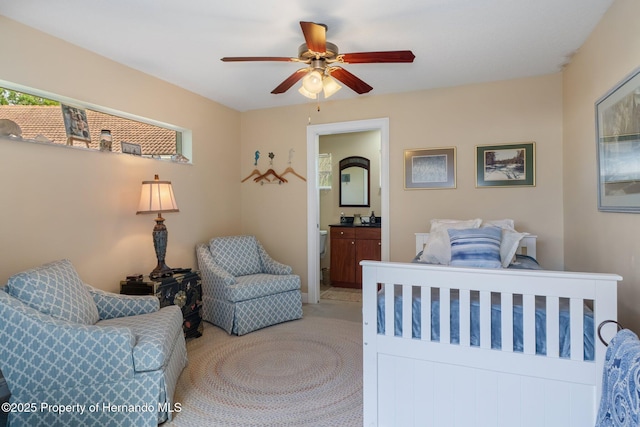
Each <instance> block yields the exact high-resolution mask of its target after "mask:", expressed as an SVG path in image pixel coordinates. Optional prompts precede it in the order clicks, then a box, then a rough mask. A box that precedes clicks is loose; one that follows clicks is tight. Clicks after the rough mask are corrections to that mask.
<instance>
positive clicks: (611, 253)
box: [563, 0, 640, 330]
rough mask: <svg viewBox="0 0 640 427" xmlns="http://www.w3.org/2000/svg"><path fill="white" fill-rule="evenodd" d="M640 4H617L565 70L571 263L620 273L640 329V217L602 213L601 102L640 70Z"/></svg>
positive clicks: (626, 308)
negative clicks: (598, 114) (598, 154)
mask: <svg viewBox="0 0 640 427" xmlns="http://www.w3.org/2000/svg"><path fill="white" fill-rule="evenodd" d="M638 16H640V2H638V1H637V0H616V2H614V4H613V5H612V6H611V8H610V9H609V11H608V12H607V14H606V15H605V16H604V18H603V19H602V21H601V22H600V23H599V24H598V26H597V27H596V29H595V30H594V31H593V32H592V34H591V35H590V37H589V39H588V40H587V42H586V43H585V44H584V45H583V46H582V48H581V49H580V50H579V52H578V53H577V54H576V55H575V56H574V57H573V59H572V61H571V64H570V65H569V66H568V67H567V68H566V70H565V71H564V73H563V86H564V96H563V100H564V163H563V170H564V205H565V215H564V223H565V260H566V267H567V269H568V270H574V271H595V272H608V273H617V274H620V275H621V276H623V278H624V280H623V281H622V283H621V284H620V286H619V288H618V289H619V293H618V311H619V318H620V321H621V322H622V324H623V325H625V326H627V327H631V328H634V329H636V330H638V329H640V269H639V268H638V265H640V264H639V263H640V243H639V242H640V240H639V239H638V237H637V235H636V233H637V231H638V230H639V229H640V216H639V215H638V214H628V213H626V214H625V213H604V212H599V211H598V209H597V175H596V171H597V169H596V136H595V102H596V100H598V99H599V98H600V97H601V96H603V95H604V94H605V93H606V92H607V91H608V90H610V89H611V88H612V87H613V86H615V85H616V84H617V83H618V82H619V81H620V80H622V79H623V78H624V77H625V76H626V75H628V74H629V73H630V72H631V71H633V70H634V69H635V68H636V67H638V66H639V65H640V60H639V58H640V27H638V25H637V17H638Z"/></svg>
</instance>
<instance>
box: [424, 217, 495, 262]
mask: <svg viewBox="0 0 640 427" xmlns="http://www.w3.org/2000/svg"><path fill="white" fill-rule="evenodd" d="M481 223H482V220H481V219H479V218H477V219H471V220H464V221H460V220H455V219H432V220H431V230H430V232H429V238H428V239H427V244H426V246H425V248H424V251H422V256H421V258H420V261H422V262H427V263H429V264H444V265H448V264H449V262H450V261H451V244H450V242H449V234H447V230H449V229H466V228H478V227H480V224H481Z"/></svg>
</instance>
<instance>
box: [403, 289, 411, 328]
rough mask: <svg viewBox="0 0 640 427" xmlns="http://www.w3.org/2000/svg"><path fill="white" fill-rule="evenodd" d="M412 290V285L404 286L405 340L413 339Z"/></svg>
mask: <svg viewBox="0 0 640 427" xmlns="http://www.w3.org/2000/svg"><path fill="white" fill-rule="evenodd" d="M412 288H413V287H412V286H411V285H402V336H403V337H404V338H411V336H412V330H413V328H412V322H411V319H412V318H413V317H412V316H413V307H412V304H411V303H412V295H411V292H412V291H413V289H412Z"/></svg>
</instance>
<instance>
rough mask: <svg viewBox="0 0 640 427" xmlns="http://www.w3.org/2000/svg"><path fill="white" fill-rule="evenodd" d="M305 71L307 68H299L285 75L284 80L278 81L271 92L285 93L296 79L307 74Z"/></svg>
mask: <svg viewBox="0 0 640 427" xmlns="http://www.w3.org/2000/svg"><path fill="white" fill-rule="evenodd" d="M307 71H308V69H307V68H300V69H299V70H298V71H296V72H294V73H293V74H291V75H290V76H289V77H287V78H286V79H285V81H283V82H282V83H280V84H279V85H278V87H277V88H275V89H274V90H272V91H271V93H273V94H278V93H285V92H286V91H288V90H289V89H290V88H291V86H293V85H294V84H296V83H297V82H298V80H300V79H301V78H303V77H304V75H305V74H307Z"/></svg>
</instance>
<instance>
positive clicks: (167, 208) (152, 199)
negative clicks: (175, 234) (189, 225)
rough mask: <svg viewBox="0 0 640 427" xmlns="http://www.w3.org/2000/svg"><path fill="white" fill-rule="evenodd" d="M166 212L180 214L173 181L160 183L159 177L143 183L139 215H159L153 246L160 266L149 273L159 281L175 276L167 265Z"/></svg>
mask: <svg viewBox="0 0 640 427" xmlns="http://www.w3.org/2000/svg"><path fill="white" fill-rule="evenodd" d="M164 212H180V211H179V210H178V204H177V203H176V199H175V197H174V195H173V188H172V187H171V181H160V179H159V178H158V175H156V176H155V178H154V180H153V181H142V190H141V192H140V204H139V205H138V212H136V215H137V214H148V213H157V214H158V217H157V218H156V225H155V227H153V246H154V248H155V250H156V257H157V258H158V265H156V268H154V269H153V271H152V272H151V273H149V277H150V278H152V279H157V278H159V277H168V276H171V275H173V270H172V269H171V268H170V267H168V266H167V264H165V262H164V260H165V255H166V253H167V236H168V233H167V227H166V226H165V225H164V218H163V217H162V213H164Z"/></svg>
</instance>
